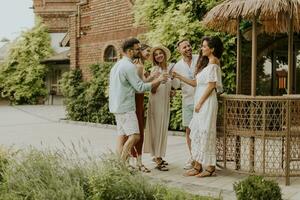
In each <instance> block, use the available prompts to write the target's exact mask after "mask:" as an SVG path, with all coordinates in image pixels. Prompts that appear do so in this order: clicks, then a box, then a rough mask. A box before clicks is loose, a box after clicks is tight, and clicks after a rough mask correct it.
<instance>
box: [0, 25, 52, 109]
mask: <svg viewBox="0 0 300 200" xmlns="http://www.w3.org/2000/svg"><path fill="white" fill-rule="evenodd" d="M51 54H52V49H51V44H50V36H49V34H48V32H47V29H46V26H45V25H44V24H43V23H42V22H41V21H40V20H37V22H36V25H35V26H34V27H33V28H32V29H31V30H29V31H27V32H23V33H22V35H21V36H20V38H18V39H17V42H16V43H15V44H14V46H13V47H12V48H11V50H10V52H9V55H8V58H7V59H6V60H5V63H4V64H3V65H2V67H1V69H0V91H1V96H2V97H4V98H8V99H9V100H10V101H11V102H12V103H13V104H36V103H38V101H39V99H40V98H44V97H45V96H46V95H47V90H46V87H45V81H44V79H45V75H46V68H45V66H44V65H42V64H41V63H40V62H41V60H43V59H45V58H46V57H48V56H50V55H51Z"/></svg>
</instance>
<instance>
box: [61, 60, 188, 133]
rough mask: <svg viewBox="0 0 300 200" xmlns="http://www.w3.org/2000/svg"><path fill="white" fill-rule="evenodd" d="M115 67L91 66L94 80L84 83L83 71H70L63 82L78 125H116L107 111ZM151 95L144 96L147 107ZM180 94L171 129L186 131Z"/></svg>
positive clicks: (69, 108) (175, 101)
mask: <svg viewBox="0 0 300 200" xmlns="http://www.w3.org/2000/svg"><path fill="white" fill-rule="evenodd" d="M112 66H113V63H102V64H94V65H92V66H90V70H91V74H92V78H91V80H90V81H83V80H82V73H81V71H80V70H71V71H70V72H67V73H65V74H64V75H63V78H62V80H61V81H60V84H61V88H62V92H63V95H64V96H65V102H64V103H65V105H66V110H67V117H68V118H69V119H71V120H75V121H86V122H95V123H102V124H115V119H114V116H113V115H112V114H111V113H110V112H109V109H108V79H109V72H110V69H111V68H112ZM147 102H148V95H145V107H146V106H147ZM181 118H182V116H181V91H180V90H178V91H177V94H176V96H175V97H173V99H172V101H171V118H170V129H172V130H183V128H182V122H181Z"/></svg>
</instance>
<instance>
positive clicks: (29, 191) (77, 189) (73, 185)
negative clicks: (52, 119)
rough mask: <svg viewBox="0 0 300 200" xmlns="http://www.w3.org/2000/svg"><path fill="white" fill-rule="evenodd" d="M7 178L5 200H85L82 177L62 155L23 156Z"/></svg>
mask: <svg viewBox="0 0 300 200" xmlns="http://www.w3.org/2000/svg"><path fill="white" fill-rule="evenodd" d="M19 156H20V157H21V158H18V157H16V158H15V159H14V161H12V162H11V163H10V165H9V166H8V167H7V169H6V170H5V172H4V174H3V183H2V184H1V187H0V190H1V192H0V194H1V195H0V198H1V199H7V200H9V199H11V200H18V199H20V200H21V199H28V200H42V199H43V200H47V199H49V200H50V199H51V200H52V199H57V200H58V199H83V197H84V192H83V188H82V187H81V184H80V176H79V175H80V173H79V174H75V173H72V172H74V166H70V167H68V166H67V165H65V163H63V159H62V157H61V155H60V154H59V153H52V152H41V151H38V150H35V149H32V150H30V151H28V152H27V151H25V152H21V153H20V155H19Z"/></svg>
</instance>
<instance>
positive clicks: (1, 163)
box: [0, 146, 10, 183]
mask: <svg viewBox="0 0 300 200" xmlns="http://www.w3.org/2000/svg"><path fill="white" fill-rule="evenodd" d="M9 158H10V152H9V151H8V150H7V149H5V148H3V147H2V146H0V183H1V182H2V181H3V173H4V171H5V169H6V167H7V165H8V163H9Z"/></svg>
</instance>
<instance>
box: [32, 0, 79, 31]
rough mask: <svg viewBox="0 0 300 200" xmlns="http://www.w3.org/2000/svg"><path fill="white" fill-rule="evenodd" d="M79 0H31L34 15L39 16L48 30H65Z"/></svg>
mask: <svg viewBox="0 0 300 200" xmlns="http://www.w3.org/2000/svg"><path fill="white" fill-rule="evenodd" d="M79 1H80V0H33V7H34V13H35V16H38V17H41V18H42V19H43V21H44V23H45V24H46V25H47V26H48V28H49V32H51V33H59V32H67V31H68V27H69V16H70V15H72V14H74V13H75V12H76V9H77V6H76V4H77V3H78V2H79Z"/></svg>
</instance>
